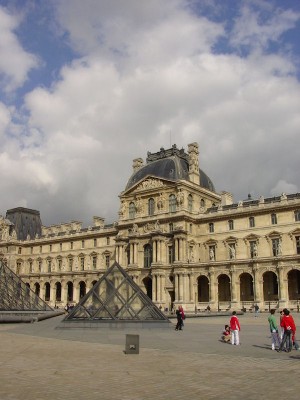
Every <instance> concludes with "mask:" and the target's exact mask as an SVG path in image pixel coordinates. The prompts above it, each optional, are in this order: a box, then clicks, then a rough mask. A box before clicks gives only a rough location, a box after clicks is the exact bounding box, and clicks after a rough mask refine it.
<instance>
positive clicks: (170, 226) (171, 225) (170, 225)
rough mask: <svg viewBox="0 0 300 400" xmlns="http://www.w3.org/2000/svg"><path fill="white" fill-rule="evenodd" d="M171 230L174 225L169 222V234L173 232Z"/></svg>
mask: <svg viewBox="0 0 300 400" xmlns="http://www.w3.org/2000/svg"><path fill="white" fill-rule="evenodd" d="M173 229H174V225H173V223H172V222H171V223H170V224H169V232H173Z"/></svg>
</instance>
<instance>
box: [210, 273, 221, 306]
mask: <svg viewBox="0 0 300 400" xmlns="http://www.w3.org/2000/svg"><path fill="white" fill-rule="evenodd" d="M218 295H219V294H218V281H217V279H216V274H215V272H214V271H210V272H209V303H210V304H212V306H213V307H214V308H217V304H216V303H217V301H218Z"/></svg>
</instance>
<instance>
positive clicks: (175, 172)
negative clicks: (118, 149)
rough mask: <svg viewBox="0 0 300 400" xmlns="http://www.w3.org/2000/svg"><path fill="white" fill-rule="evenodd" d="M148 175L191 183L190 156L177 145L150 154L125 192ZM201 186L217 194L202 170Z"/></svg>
mask: <svg viewBox="0 0 300 400" xmlns="http://www.w3.org/2000/svg"><path fill="white" fill-rule="evenodd" d="M148 175H149V176H153V177H157V178H163V179H168V180H172V181H177V180H181V179H183V180H187V181H190V178H189V156H188V154H186V153H185V152H184V149H181V150H179V149H178V148H177V147H176V145H173V146H172V148H171V149H168V150H165V149H163V148H161V149H160V151H159V152H157V153H150V152H148V155H147V160H146V165H143V166H141V167H140V168H138V169H137V170H136V171H134V172H133V174H132V175H131V177H130V178H129V180H128V182H127V185H126V188H125V190H128V189H130V188H131V187H132V186H133V185H135V184H136V183H138V182H140V181H141V180H142V179H144V178H145V177H146V176H148ZM199 185H200V186H201V187H203V188H205V189H208V190H210V191H212V192H215V187H214V184H213V183H212V181H211V179H210V178H209V177H208V176H207V175H206V174H205V172H203V171H202V170H201V169H199Z"/></svg>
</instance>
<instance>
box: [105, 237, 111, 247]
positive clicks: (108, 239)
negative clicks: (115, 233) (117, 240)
mask: <svg viewBox="0 0 300 400" xmlns="http://www.w3.org/2000/svg"><path fill="white" fill-rule="evenodd" d="M106 244H107V245H109V244H110V237H107V238H106Z"/></svg>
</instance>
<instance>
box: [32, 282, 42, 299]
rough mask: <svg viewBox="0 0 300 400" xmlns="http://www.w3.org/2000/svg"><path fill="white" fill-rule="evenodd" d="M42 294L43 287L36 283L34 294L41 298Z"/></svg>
mask: <svg viewBox="0 0 300 400" xmlns="http://www.w3.org/2000/svg"><path fill="white" fill-rule="evenodd" d="M40 292H41V287H40V284H39V283H38V282H36V283H35V284H34V293H35V294H36V295H37V296H39V297H40Z"/></svg>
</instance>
